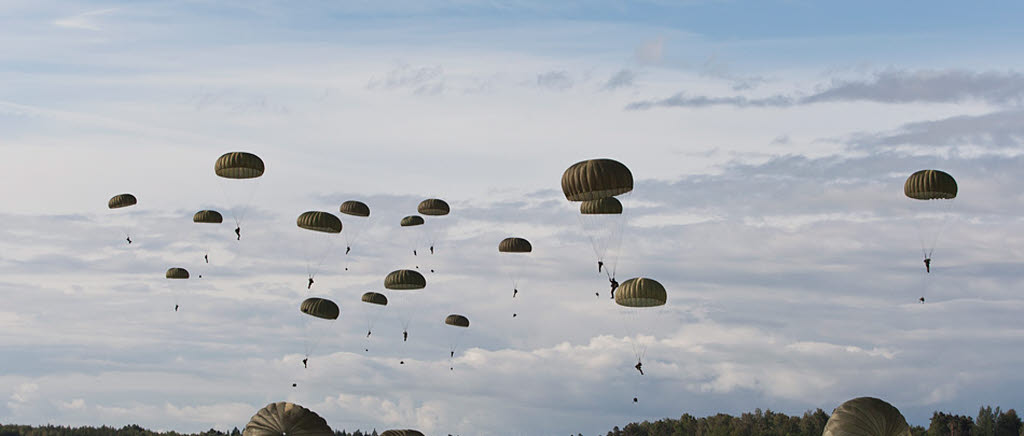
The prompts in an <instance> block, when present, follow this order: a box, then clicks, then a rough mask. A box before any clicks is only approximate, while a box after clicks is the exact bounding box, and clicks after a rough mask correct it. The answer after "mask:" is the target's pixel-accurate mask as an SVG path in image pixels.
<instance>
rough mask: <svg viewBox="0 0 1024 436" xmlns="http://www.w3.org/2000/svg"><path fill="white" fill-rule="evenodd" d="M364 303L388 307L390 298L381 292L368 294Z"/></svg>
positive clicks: (364, 295)
mask: <svg viewBox="0 0 1024 436" xmlns="http://www.w3.org/2000/svg"><path fill="white" fill-rule="evenodd" d="M363 302H364V303H370V304H379V305H381V306H387V305H388V297H386V296H384V294H381V293H380V292H367V293H365V294H363Z"/></svg>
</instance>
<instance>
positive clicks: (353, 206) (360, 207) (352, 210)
mask: <svg viewBox="0 0 1024 436" xmlns="http://www.w3.org/2000/svg"><path fill="white" fill-rule="evenodd" d="M338 211H339V212H341V213H343V214H345V215H352V216H359V217H368V216H370V206H367V205H366V203H363V202H361V201H356V200H348V201H346V202H344V203H341V207H340V208H339V209H338Z"/></svg>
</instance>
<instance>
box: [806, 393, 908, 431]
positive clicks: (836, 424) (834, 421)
mask: <svg viewBox="0 0 1024 436" xmlns="http://www.w3.org/2000/svg"><path fill="white" fill-rule="evenodd" d="M911 434H912V433H911V431H910V426H909V425H907V420H906V419H905V418H903V414H901V413H900V411H899V409H897V408H896V407H894V406H893V405H892V404H889V403H887V402H885V401H882V400H880V399H878V398H872V397H860V398H854V399H852V400H850V401H847V402H845V403H843V404H841V405H840V406H839V407H837V408H836V410H835V411H833V412H832V416H831V417H829V418H828V422H827V423H826V424H825V431H823V432H822V436H911Z"/></svg>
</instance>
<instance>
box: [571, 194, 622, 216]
mask: <svg viewBox="0 0 1024 436" xmlns="http://www.w3.org/2000/svg"><path fill="white" fill-rule="evenodd" d="M580 213H581V214H583V215H619V214H621V213H622V203H621V202H620V201H619V200H618V199H617V198H615V197H607V198H599V199H597V200H587V201H584V202H582V203H580Z"/></svg>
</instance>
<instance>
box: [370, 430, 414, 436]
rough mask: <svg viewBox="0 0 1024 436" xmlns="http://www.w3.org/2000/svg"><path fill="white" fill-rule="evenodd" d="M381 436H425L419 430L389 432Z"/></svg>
mask: <svg viewBox="0 0 1024 436" xmlns="http://www.w3.org/2000/svg"><path fill="white" fill-rule="evenodd" d="M380 436H423V433H420V432H419V431H418V430H411V429H405V430H387V431H385V432H384V433H381V434H380Z"/></svg>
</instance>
